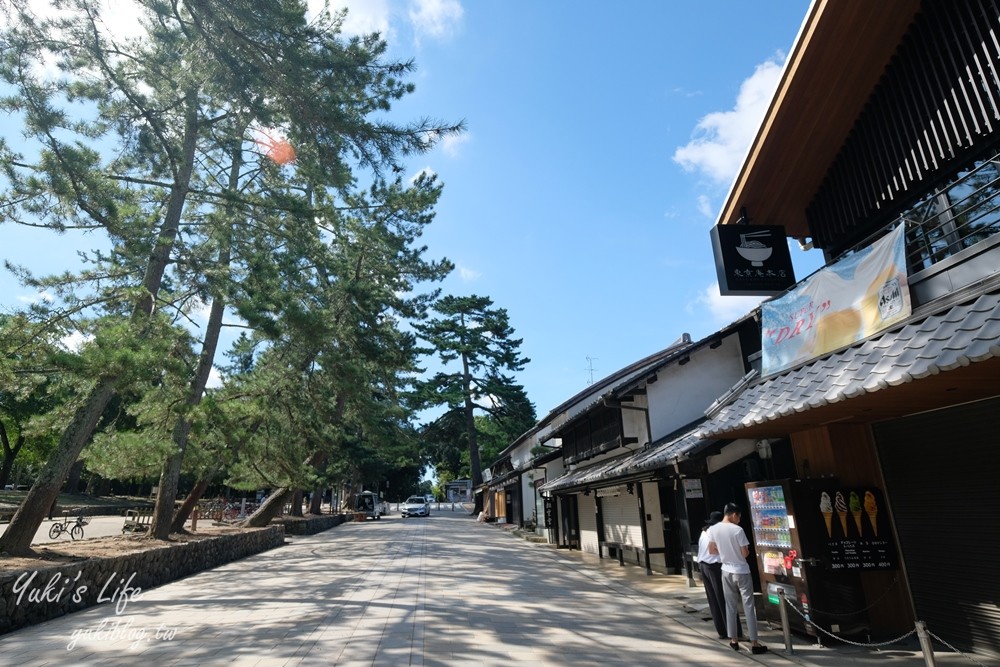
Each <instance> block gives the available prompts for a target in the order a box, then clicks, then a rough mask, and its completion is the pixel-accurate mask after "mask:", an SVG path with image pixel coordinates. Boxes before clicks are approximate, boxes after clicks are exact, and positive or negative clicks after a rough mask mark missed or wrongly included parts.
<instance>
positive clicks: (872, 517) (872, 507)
mask: <svg viewBox="0 0 1000 667" xmlns="http://www.w3.org/2000/svg"><path fill="white" fill-rule="evenodd" d="M865 514H867V515H868V520H869V521H870V522H871V524H872V530H873V531H874V532H875V537H878V503H877V502H876V501H875V494H874V493H872V492H871V491H865Z"/></svg>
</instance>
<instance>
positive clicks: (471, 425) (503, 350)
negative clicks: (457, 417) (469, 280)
mask: <svg viewBox="0 0 1000 667" xmlns="http://www.w3.org/2000/svg"><path fill="white" fill-rule="evenodd" d="M492 306H493V301H492V300H491V299H489V298H488V297H483V296H476V295H472V296H466V297H458V296H445V297H442V298H441V299H440V300H439V301H438V302H437V303H436V304H435V305H434V310H435V311H437V313H439V314H440V317H437V318H432V319H430V320H428V321H426V322H422V323H419V324H417V325H416V328H417V330H418V332H419V333H420V336H421V338H422V339H423V340H425V341H426V342H427V343H428V344H429V345H430V346H431V349H429V350H427V352H433V353H434V354H436V355H437V357H438V359H439V360H440V361H441V363H442V364H444V365H445V366H446V368H447V367H449V366H450V367H451V368H453V370H446V371H439V372H437V373H435V374H434V375H433V376H432V377H430V378H428V379H426V380H423V381H422V382H420V383H419V384H418V386H417V395H418V396H419V397H420V398H421V400H422V401H423V404H424V405H426V406H433V405H443V406H445V407H446V408H447V410H448V411H449V412H455V413H459V414H461V415H462V419H463V420H464V423H465V438H466V443H467V446H468V451H469V467H470V470H471V473H472V484H473V487H474V488H476V487H478V486H479V485H480V484H482V481H483V473H482V463H481V461H480V455H479V444H478V434H477V430H476V424H475V416H476V410H483V411H485V412H487V413H497V414H499V413H501V412H502V410H503V407H502V406H503V405H504V401H505V399H514V397H515V395H516V393H517V391H518V390H520V393H521V395H523V390H521V389H520V387H519V385H516V384H515V383H514V379H513V377H512V376H511V375H508V373H515V372H517V371H520V370H523V369H524V366H525V364H527V363H528V362H529V361H530V360H529V359H527V358H525V357H522V356H520V353H519V348H520V346H521V339H519V338H513V335H514V329H513V328H512V327H511V326H510V324H509V320H508V316H507V311H506V310H505V309H503V308H494V307H492ZM456 362H458V366H457V368H456V367H455V363H456Z"/></svg>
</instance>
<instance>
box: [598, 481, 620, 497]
mask: <svg viewBox="0 0 1000 667" xmlns="http://www.w3.org/2000/svg"><path fill="white" fill-rule="evenodd" d="M623 493H625V486H624V485H623V484H619V485H618V486H605V487H603V488H600V489H597V497H598V498H610V497H612V496H620V495H622V494H623Z"/></svg>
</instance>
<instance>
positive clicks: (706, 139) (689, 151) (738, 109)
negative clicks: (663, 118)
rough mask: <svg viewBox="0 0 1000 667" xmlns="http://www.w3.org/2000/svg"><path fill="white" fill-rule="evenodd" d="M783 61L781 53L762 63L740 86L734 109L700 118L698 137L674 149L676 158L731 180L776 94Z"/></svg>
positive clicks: (686, 166) (717, 177) (685, 165)
mask: <svg viewBox="0 0 1000 667" xmlns="http://www.w3.org/2000/svg"><path fill="white" fill-rule="evenodd" d="M782 60H784V57H783V56H779V57H776V58H772V59H770V60H768V61H766V62H764V63H761V64H760V65H758V66H757V69H756V70H754V73H753V74H752V75H751V76H750V77H749V78H748V79H746V80H745V81H744V82H743V83H742V85H740V92H739V94H738V95H737V97H736V106H734V107H733V108H732V109H731V110H729V111H716V112H713V113H710V114H708V115H707V116H705V117H703V118H702V119H701V120H700V121H698V125H697V126H696V127H695V133H694V134H695V136H694V138H693V139H692V140H691V141H689V142H688V143H687V144H685V145H683V146H681V147H680V148H678V149H677V150H676V151H675V152H674V156H673V157H674V161H675V162H677V163H678V164H680V165H681V167H683V168H684V169H685V170H686V171H695V172H700V173H702V174H704V175H706V176H708V177H709V178H710V179H711V180H713V181H715V182H717V183H729V182H731V181H732V180H733V178H734V177H735V176H736V172H737V170H739V168H740V165H741V164H742V163H743V158H744V157H745V155H746V151H747V148H748V147H749V145H750V142H751V141H752V140H753V138H754V136H755V135H756V133H757V130H758V129H759V128H760V123H761V121H762V120H763V118H764V112H765V111H766V110H767V107H768V105H769V104H770V102H771V98H772V97H773V96H774V91H775V89H776V88H777V86H778V79H779V78H780V76H781V68H782V65H781V61H782Z"/></svg>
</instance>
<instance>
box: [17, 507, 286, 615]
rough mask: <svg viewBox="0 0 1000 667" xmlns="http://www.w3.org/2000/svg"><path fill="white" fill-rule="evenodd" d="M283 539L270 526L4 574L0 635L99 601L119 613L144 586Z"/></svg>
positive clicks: (279, 529) (281, 532) (215, 564)
mask: <svg viewBox="0 0 1000 667" xmlns="http://www.w3.org/2000/svg"><path fill="white" fill-rule="evenodd" d="M283 542H284V529H283V527H282V526H276V525H272V526H267V527H265V528H258V529H250V530H246V531H242V532H240V533H234V534H230V535H219V536H218V537H211V538H208V539H204V540H199V541H197V542H189V543H186V544H180V545H171V546H165V547H161V548H157V549H150V550H148V551H141V552H136V553H132V554H124V555H122V556H116V557H112V558H93V559H88V560H81V561H79V562H76V563H68V564H62V565H58V566H51V567H39V568H38V569H37V570H34V571H29V572H17V573H11V574H7V575H2V576H0V605H3V606H2V607H0V634H3V633H5V632H11V631H13V630H16V629H18V628H21V627H24V626H26V625H32V624H35V623H41V622H43V621H47V620H49V619H51V618H56V617H58V616H62V615H64V614H68V613H72V612H74V611H79V610H81V609H86V608H87V607H92V606H94V605H98V604H104V605H108V614H109V615H115V614H119V615H120V614H121V613H124V611H125V609H126V607H127V606H128V604H129V602H131V601H132V600H133V599H138V597H137V596H139V595H141V593H142V591H145V590H147V589H150V588H154V587H156V586H160V585H162V584H165V583H168V582H171V581H175V580H177V579H180V578H181V577H186V576H188V575H190V574H194V573H196V572H201V571H203V570H209V569H211V568H213V567H218V566H219V565H223V564H225V563H229V562H231V561H234V560H239V559H240V558H245V557H247V556H251V555H253V554H257V553H261V552H263V551H267V550H269V549H273V548H275V547H278V546H281V545H282V544H283Z"/></svg>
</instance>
